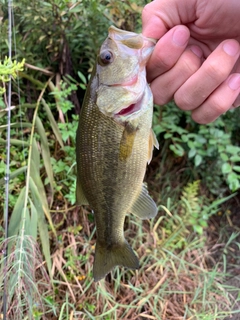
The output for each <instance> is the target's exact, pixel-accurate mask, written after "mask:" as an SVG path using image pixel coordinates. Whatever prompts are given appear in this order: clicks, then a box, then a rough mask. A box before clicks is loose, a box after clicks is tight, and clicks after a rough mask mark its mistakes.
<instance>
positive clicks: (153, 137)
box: [148, 129, 159, 164]
mask: <svg viewBox="0 0 240 320" xmlns="http://www.w3.org/2000/svg"><path fill="white" fill-rule="evenodd" d="M148 143H149V145H148V164H149V163H150V162H151V160H152V154H153V149H154V147H155V148H157V149H159V144H158V141H157V138H156V135H155V133H154V132H153V130H152V129H151V130H150V134H149V142H148Z"/></svg>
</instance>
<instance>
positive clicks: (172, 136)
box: [153, 103, 240, 195]
mask: <svg viewBox="0 0 240 320" xmlns="http://www.w3.org/2000/svg"><path fill="white" fill-rule="evenodd" d="M238 114H239V110H233V111H229V113H228V114H227V115H223V116H222V117H220V118H219V119H217V120H216V121H215V122H213V123H211V124H208V125H198V124H196V123H194V122H193V120H191V117H190V114H189V113H185V114H183V113H182V111H181V110H179V109H178V108H176V106H175V105H174V103H170V104H168V106H164V107H159V106H156V107H155V113H154V121H153V128H154V131H155V133H156V134H157V135H158V136H160V137H161V138H160V139H162V138H163V139H164V140H165V141H169V142H170V143H169V149H170V150H172V151H173V153H174V154H175V156H177V157H185V158H186V159H187V161H188V163H189V166H190V167H191V163H192V162H193V164H194V167H195V168H194V171H195V175H196V173H197V175H198V176H199V177H200V178H201V179H203V180H204V181H205V182H206V183H207V185H208V187H209V189H210V191H211V192H213V193H214V194H219V193H220V194H221V195H222V194H223V192H224V184H227V185H228V188H229V189H230V190H231V191H233V192H234V191H236V190H238V189H239V185H240V174H239V172H240V166H239V160H240V146H239V145H238V143H239V142H238V141H236V139H235V135H234V130H235V131H236V130H239V124H236V122H235V120H234V119H235V118H237V117H238ZM225 189H226V188H225Z"/></svg>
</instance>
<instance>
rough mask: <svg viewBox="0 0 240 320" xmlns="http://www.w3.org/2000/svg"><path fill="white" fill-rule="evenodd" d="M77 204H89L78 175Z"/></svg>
mask: <svg viewBox="0 0 240 320" xmlns="http://www.w3.org/2000/svg"><path fill="white" fill-rule="evenodd" d="M76 204H77V205H79V206H82V205H88V204H89V203H88V201H87V198H86V197H85V194H84V192H83V189H82V185H81V183H80V181H79V178H78V177H77V185H76Z"/></svg>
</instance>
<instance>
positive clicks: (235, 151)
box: [226, 145, 240, 155]
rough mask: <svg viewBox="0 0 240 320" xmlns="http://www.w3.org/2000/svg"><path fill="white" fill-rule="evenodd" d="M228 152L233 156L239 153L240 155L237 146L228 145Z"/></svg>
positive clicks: (239, 149)
mask: <svg viewBox="0 0 240 320" xmlns="http://www.w3.org/2000/svg"><path fill="white" fill-rule="evenodd" d="M226 151H227V152H229V153H231V154H234V155H237V154H238V153H240V148H239V147H237V146H232V145H228V146H226Z"/></svg>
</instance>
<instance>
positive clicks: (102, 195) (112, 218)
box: [76, 26, 158, 282]
mask: <svg viewBox="0 0 240 320" xmlns="http://www.w3.org/2000/svg"><path fill="white" fill-rule="evenodd" d="M154 46H155V41H154V40H153V39H150V38H146V37H144V36H143V35H142V34H137V33H134V32H130V31H125V30H121V29H118V28H116V27H115V26H110V27H109V29H108V37H107V38H106V40H105V41H104V42H103V44H102V46H101V48H100V50H99V53H98V56H97V59H96V64H95V66H94V68H93V71H92V75H91V78H90V81H89V84H88V87H87V90H86V93H85V97H84V101H83V105H82V108H81V111H80V116H79V124H78V129H77V135H76V162H77V186H76V203H77V204H78V205H90V206H91V208H92V210H93V211H94V220H95V224H96V234H97V240H96V247H95V256H94V263H93V277H94V281H95V282H96V281H99V280H101V279H102V278H104V277H105V276H106V275H107V274H108V273H109V272H110V271H111V270H112V269H113V268H114V267H116V266H123V267H126V268H129V269H133V270H135V269H138V268H139V260H138V257H137V256H136V254H135V253H134V251H133V249H132V248H131V246H130V245H129V243H128V242H127V240H126V239H125V237H124V220H125V217H126V215H127V214H129V213H132V214H134V215H136V216H137V217H139V218H140V219H150V218H154V217H155V216H156V214H157V212H158V209H157V206H156V204H155V202H154V201H153V199H152V198H151V197H150V195H149V193H148V190H147V187H146V185H145V184H144V183H143V180H144V176H145V172H146V166H147V163H149V162H150V161H151V158H152V152H153V149H154V146H155V147H157V148H158V142H157V139H156V137H155V135H154V133H153V131H152V116H153V96H152V92H151V89H150V86H149V84H148V83H147V80H146V63H147V61H148V59H149V57H150V55H151V53H152V51H153V49H154Z"/></svg>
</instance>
